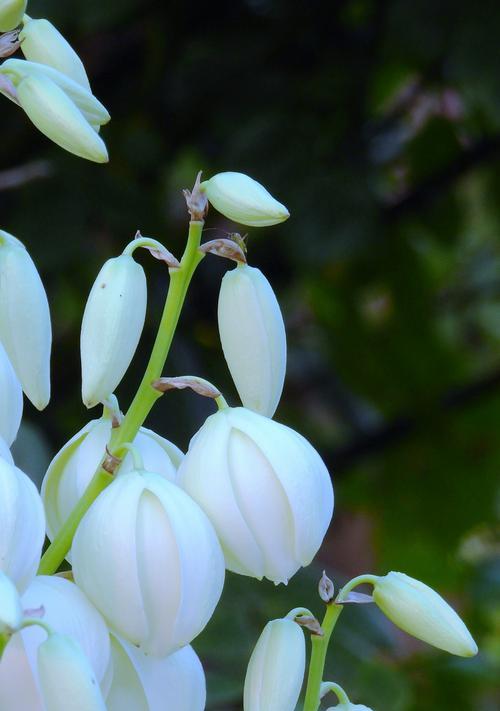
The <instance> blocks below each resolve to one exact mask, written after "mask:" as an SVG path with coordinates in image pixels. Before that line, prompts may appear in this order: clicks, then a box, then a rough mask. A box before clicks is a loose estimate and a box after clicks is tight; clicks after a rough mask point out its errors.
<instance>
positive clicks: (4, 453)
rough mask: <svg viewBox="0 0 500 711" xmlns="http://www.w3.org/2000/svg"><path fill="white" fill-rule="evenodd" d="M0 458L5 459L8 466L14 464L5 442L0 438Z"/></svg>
mask: <svg viewBox="0 0 500 711" xmlns="http://www.w3.org/2000/svg"><path fill="white" fill-rule="evenodd" d="M0 458H1V459H5V461H7V462H8V463H9V464H14V460H13V458H12V454H11V453H10V449H9V447H8V445H7V442H6V441H5V440H4V439H3V438H2V437H0Z"/></svg>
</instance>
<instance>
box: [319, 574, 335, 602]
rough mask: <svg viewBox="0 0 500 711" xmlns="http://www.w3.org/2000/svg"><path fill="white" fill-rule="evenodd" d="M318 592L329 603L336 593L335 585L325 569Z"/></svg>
mask: <svg viewBox="0 0 500 711" xmlns="http://www.w3.org/2000/svg"><path fill="white" fill-rule="evenodd" d="M318 592H319V596H320V598H321V599H322V600H323V602H327V603H328V602H331V601H332V600H333V596H334V595H335V585H334V584H333V582H332V581H331V580H330V578H329V577H328V576H327V574H326V573H325V571H323V575H322V576H321V580H320V581H319V584H318Z"/></svg>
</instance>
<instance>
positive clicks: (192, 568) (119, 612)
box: [72, 471, 224, 657]
mask: <svg viewBox="0 0 500 711" xmlns="http://www.w3.org/2000/svg"><path fill="white" fill-rule="evenodd" d="M103 541H106V545H105V546H103V544H102V542H103ZM72 557H73V572H74V576H75V580H76V582H77V584H78V585H79V586H80V587H81V588H82V590H84V591H85V592H86V594H87V595H88V597H89V598H90V600H92V602H93V603H94V604H95V605H96V607H97V608H98V610H100V612H101V613H102V614H103V616H104V617H105V619H106V621H107V622H108V624H109V626H110V628H111V629H112V630H113V631H114V632H116V633H117V634H118V635H120V636H121V637H124V638H125V639H127V640H128V641H129V642H132V643H133V644H135V645H137V646H140V647H141V649H142V650H143V651H144V652H146V653H149V654H152V655H154V656H159V657H163V656H165V655H166V654H168V653H169V652H172V651H174V650H176V649H179V648H180V647H182V646H184V645H185V644H188V643H189V642H191V640H192V639H194V637H196V635H198V634H199V633H200V632H201V630H202V629H203V628H204V626H205V625H206V623H207V622H208V620H209V619H210V617H211V616H212V614H213V611H214V609H215V606H216V604H217V602H218V600H219V597H220V595H221V592H222V586H223V584H224V559H223V556H222V552H221V549H220V546H219V542H218V541H217V537H216V535H215V532H214V530H213V528H212V526H211V524H210V522H209V520H208V519H207V517H206V516H205V514H204V513H203V511H202V510H201V509H200V508H199V507H198V506H197V505H196V503H195V502H194V501H192V500H191V499H190V498H189V496H187V494H185V493H184V492H183V491H182V489H180V488H179V487H177V486H176V485H174V484H171V483H170V482H169V481H167V480H166V479H164V478H162V477H160V476H159V475H158V474H152V473H150V472H145V471H141V472H139V471H133V472H131V473H129V474H123V475H119V476H118V477H117V478H116V479H115V480H114V481H113V482H112V484H110V486H108V488H107V489H105V490H104V491H103V492H102V493H101V494H100V495H99V497H98V498H97V499H96V500H95V501H94V503H93V504H92V506H91V507H90V509H89V510H88V511H87V513H86V514H85V516H84V518H83V519H82V521H81V523H80V526H79V527H78V530H77V532H76V535H75V538H74V540H73V549H72Z"/></svg>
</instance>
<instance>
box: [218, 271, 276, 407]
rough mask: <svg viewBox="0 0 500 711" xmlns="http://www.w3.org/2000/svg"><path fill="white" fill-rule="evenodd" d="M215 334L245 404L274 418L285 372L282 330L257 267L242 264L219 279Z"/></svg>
mask: <svg viewBox="0 0 500 711" xmlns="http://www.w3.org/2000/svg"><path fill="white" fill-rule="evenodd" d="M218 319H219V333H220V339H221V343H222V350H223V351H224V357H225V359H226V362H227V364H228V367H229V370H230V372H231V375H232V378H233V380H234V383H235V385H236V389H237V390H238V394H239V396H240V398H241V402H242V403H243V405H244V407H248V408H249V409H250V410H255V412H259V413H260V414H261V415H266V416H267V417H272V416H273V415H274V413H275V411H276V408H277V406H278V403H279V400H280V397H281V393H282V390H283V382H284V380H285V371H286V334H285V325H284V323H283V317H282V315H281V311H280V307H279V304H278V301H277V300H276V296H275V295H274V292H273V290H272V288H271V285H270V284H269V282H268V280H267V279H266V277H265V276H264V275H263V274H262V272H261V271H260V269H256V268H255V267H249V266H248V265H247V264H242V265H241V266H238V267H236V269H233V270H231V271H229V272H227V273H226V274H225V276H224V278H223V279H222V284H221V289H220V294H219V308H218Z"/></svg>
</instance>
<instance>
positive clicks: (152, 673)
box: [106, 635, 206, 711]
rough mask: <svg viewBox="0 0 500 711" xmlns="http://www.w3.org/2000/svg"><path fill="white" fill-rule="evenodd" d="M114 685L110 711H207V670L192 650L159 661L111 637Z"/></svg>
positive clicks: (108, 706)
mask: <svg viewBox="0 0 500 711" xmlns="http://www.w3.org/2000/svg"><path fill="white" fill-rule="evenodd" d="M111 654H112V658H113V682H112V684H111V688H110V690H109V693H108V695H107V697H106V707H107V709H108V711H164V709H169V710H171V711H203V709H204V708H205V701H206V685H205V674H204V673H203V667H202V666H201V663H200V660H199V659H198V657H197V655H196V653H195V651H194V650H193V648H192V647H189V646H187V647H183V648H182V649H179V651H178V652H174V653H173V654H170V655H168V656H167V657H163V658H161V659H158V658H156V657H151V656H149V655H146V654H143V652H141V651H140V650H139V649H137V648H136V647H134V646H133V645H132V644H130V643H128V642H125V641H124V640H120V639H118V638H117V637H115V636H114V635H111Z"/></svg>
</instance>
